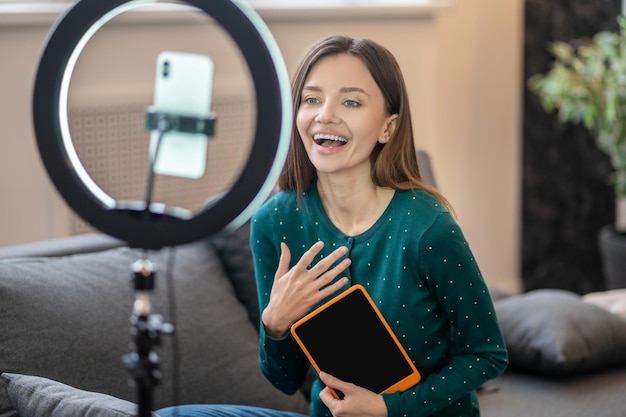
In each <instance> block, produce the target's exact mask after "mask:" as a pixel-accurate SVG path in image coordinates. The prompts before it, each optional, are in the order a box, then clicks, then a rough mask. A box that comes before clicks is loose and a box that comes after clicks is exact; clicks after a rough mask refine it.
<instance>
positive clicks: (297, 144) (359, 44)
mask: <svg viewBox="0 0 626 417" xmlns="http://www.w3.org/2000/svg"><path fill="white" fill-rule="evenodd" d="M344 53H345V54H350V55H353V56H356V57H358V58H360V59H361V60H362V61H363V63H364V64H365V65H366V66H367V68H368V70H369V72H370V74H371V75H372V77H373V78H374V81H375V82H376V84H377V85H378V88H380V90H381V92H382V94H383V98H384V100H385V105H386V110H387V113H388V114H389V115H392V114H398V118H397V120H396V128H395V130H394V132H393V135H392V137H391V138H390V139H389V141H388V142H387V143H385V144H382V143H378V144H377V145H376V147H375V148H374V150H373V151H372V155H371V156H370V159H371V166H372V168H371V172H370V175H371V177H372V181H373V182H374V184H376V185H377V186H380V187H387V188H392V189H394V190H409V189H413V188H417V189H423V190H426V191H428V192H430V193H431V194H433V195H434V196H435V197H436V198H437V199H438V200H439V201H441V203H442V204H443V205H444V206H446V208H448V210H450V211H451V212H452V207H451V205H450V203H449V202H448V201H447V200H446V199H445V198H444V197H443V196H442V195H441V194H440V193H439V192H438V191H437V190H436V189H434V187H431V186H430V185H428V184H427V183H425V182H424V181H423V180H422V177H421V175H420V172H419V167H418V164H417V157H416V155H415V142H414V139H413V125H412V123H411V112H410V108H409V98H408V95H407V92H406V86H405V84H404V78H403V76H402V72H401V71H400V66H399V65H398V63H397V61H396V59H395V57H394V56H393V55H392V54H391V52H389V51H388V50H387V49H386V48H384V47H383V46H380V45H378V44H377V43H375V42H373V41H371V40H369V39H354V38H351V37H347V36H338V35H333V36H329V37H327V38H324V39H322V40H320V41H318V42H317V43H316V44H314V45H313V46H312V47H311V48H310V49H309V51H308V52H307V53H306V54H305V56H304V58H303V59H302V61H301V62H300V65H299V66H298V69H297V70H296V73H295V75H294V77H293V79H292V81H291V91H292V100H293V111H294V120H295V115H297V114H298V111H299V109H300V101H301V98H300V95H301V93H302V89H303V88H304V83H305V81H306V78H307V76H308V75H309V72H310V70H311V68H312V67H313V66H314V65H315V64H316V63H317V62H318V61H319V60H320V59H322V58H324V57H326V56H329V55H337V54H344ZM294 124H295V122H294ZM315 177H316V172H315V167H314V166H313V164H312V163H311V161H310V160H309V157H308V155H307V153H306V149H305V148H304V145H303V143H302V138H301V137H300V133H299V132H298V129H296V128H295V125H294V127H293V129H292V134H291V144H290V147H289V152H288V154H287V160H286V162H285V165H284V167H283V171H282V173H281V175H280V177H279V179H278V186H279V187H280V189H282V190H295V191H296V192H297V193H298V198H299V199H300V196H301V195H302V193H303V192H304V191H306V189H307V188H308V186H309V184H310V182H311V181H312V180H313V179H314V178H315Z"/></svg>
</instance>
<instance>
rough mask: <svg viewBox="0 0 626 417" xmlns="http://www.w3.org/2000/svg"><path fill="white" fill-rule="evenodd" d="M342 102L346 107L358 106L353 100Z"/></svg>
mask: <svg viewBox="0 0 626 417" xmlns="http://www.w3.org/2000/svg"><path fill="white" fill-rule="evenodd" d="M343 104H345V105H346V106H347V107H358V106H359V102H357V101H354V100H346V101H344V102H343Z"/></svg>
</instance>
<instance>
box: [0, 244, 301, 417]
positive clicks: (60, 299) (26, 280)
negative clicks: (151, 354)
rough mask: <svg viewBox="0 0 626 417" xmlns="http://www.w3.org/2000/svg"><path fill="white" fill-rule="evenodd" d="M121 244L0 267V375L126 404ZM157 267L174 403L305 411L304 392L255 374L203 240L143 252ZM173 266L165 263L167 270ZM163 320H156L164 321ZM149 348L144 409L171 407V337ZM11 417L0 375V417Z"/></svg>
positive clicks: (132, 255)
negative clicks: (149, 388)
mask: <svg viewBox="0 0 626 417" xmlns="http://www.w3.org/2000/svg"><path fill="white" fill-rule="evenodd" d="M140 255H141V253H140V252H139V251H137V250H132V249H129V248H118V249H111V250H107V251H104V252H100V253H94V254H81V255H74V256H66V257H59V258H45V259H44V258H37V259H19V260H14V261H10V260H5V261H0V300H2V301H1V302H0V329H2V337H1V338H0V373H1V372H9V373H17V374H25V375H34V376H41V377H45V378H49V379H52V380H55V381H59V382H61V383H64V384H67V385H70V386H72V387H75V388H78V389H81V390H88V391H96V392H100V393H104V394H108V395H112V396H114V397H117V398H120V399H124V400H128V401H134V399H135V398H136V393H135V390H134V389H133V388H132V387H130V386H129V383H128V380H129V379H130V374H129V373H128V371H127V370H126V368H125V367H124V365H123V363H122V356H123V355H124V354H126V353H128V352H129V351H130V350H131V349H130V348H129V342H130V340H131V337H130V334H129V328H130V323H129V317H130V314H131V310H132V304H133V300H134V293H133V289H132V285H131V281H130V276H131V272H130V266H131V264H132V263H133V262H134V261H136V260H137V259H139V257H140ZM150 259H151V260H152V261H153V262H154V263H155V265H156V266H157V268H159V270H158V272H157V274H156V278H157V281H156V289H155V291H154V294H153V296H152V302H153V309H154V312H155V313H159V314H163V315H166V314H167V311H168V302H167V301H168V295H171V294H169V293H168V291H166V287H167V286H166V285H165V283H166V282H168V277H169V276H170V272H171V271H170V269H172V268H173V276H174V280H173V283H174V285H175V291H174V294H175V296H176V298H175V301H176V306H177V308H176V312H177V322H176V337H177V339H176V340H178V344H179V345H180V350H181V352H182V353H181V355H180V358H179V361H178V362H179V363H180V378H179V379H178V380H179V384H180V387H181V390H180V394H179V396H178V399H179V402H180V403H198V402H201V403H236V404H250V405H260V406H265V407H269V408H277V409H288V410H294V411H299V412H302V413H305V414H306V413H307V412H308V405H307V403H306V400H305V398H304V395H300V394H298V395H294V396H287V395H284V394H282V393H280V392H279V391H277V390H276V389H275V388H274V387H272V386H271V384H270V383H269V382H267V380H266V379H265V378H264V377H263V375H262V374H261V372H260V370H259V366H258V333H257V330H256V328H255V327H254V326H253V325H252V324H251V323H250V321H249V319H248V314H247V310H246V309H245V308H244V307H243V306H242V305H241V304H240V303H239V301H238V300H237V297H236V295H235V292H234V290H233V287H232V285H231V283H230V281H229V280H228V278H227V277H226V274H225V272H224V269H223V268H222V265H221V263H220V261H219V260H218V258H217V256H216V255H215V252H214V251H213V250H212V249H211V247H210V245H209V244H208V243H207V242H206V240H203V241H198V242H195V243H192V244H188V245H184V246H181V247H178V248H175V249H165V250H163V251H159V252H150ZM172 265H173V266H172ZM167 320H169V319H168V317H166V321H167ZM162 342H163V343H162V346H160V347H156V348H155V352H156V353H158V354H159V356H160V359H161V364H160V369H161V371H162V373H163V379H162V381H161V384H160V385H159V386H157V387H156V388H155V396H154V398H155V404H154V407H155V409H156V408H161V407H165V406H169V405H174V402H175V399H176V396H175V395H174V394H173V392H172V386H173V384H174V378H173V376H174V373H173V364H174V362H176V361H175V360H174V359H175V356H174V355H173V353H172V344H173V342H174V339H173V338H172V337H171V336H163V341H162ZM8 416H15V411H14V409H13V407H12V406H11V403H10V401H9V398H8V396H7V391H6V382H5V381H4V380H3V379H2V378H0V417H8Z"/></svg>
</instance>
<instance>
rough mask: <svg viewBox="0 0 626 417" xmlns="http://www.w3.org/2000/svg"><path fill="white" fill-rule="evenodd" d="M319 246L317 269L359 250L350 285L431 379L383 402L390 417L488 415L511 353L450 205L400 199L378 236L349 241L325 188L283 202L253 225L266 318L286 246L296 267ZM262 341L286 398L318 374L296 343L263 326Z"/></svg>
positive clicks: (374, 230)
mask: <svg viewBox="0 0 626 417" xmlns="http://www.w3.org/2000/svg"><path fill="white" fill-rule="evenodd" d="M319 240H321V241H323V242H324V244H325V246H324V249H323V251H322V253H321V254H320V255H318V259H316V261H317V260H319V257H320V256H327V255H328V254H329V253H330V252H331V251H333V250H334V249H336V248H337V247H339V246H341V245H345V246H347V247H348V248H349V251H348V255H347V256H348V257H350V259H351V260H352V264H351V266H350V268H349V271H347V272H345V273H344V274H340V277H342V276H347V277H348V278H349V279H350V283H351V284H357V283H358V284H362V285H363V286H365V288H366V289H367V290H368V292H369V293H370V295H371V296H372V298H373V300H374V302H375V303H377V305H378V307H379V309H380V311H381V313H382V314H383V316H384V317H385V318H386V320H387V322H388V323H389V325H390V326H391V327H392V329H393V331H394V332H395V333H396V335H397V336H398V338H399V340H400V341H401V343H402V344H403V346H404V347H405V349H406V350H407V352H408V354H409V356H410V357H411V359H412V360H413V362H414V363H415V366H416V367H417V369H418V370H419V371H420V373H421V374H422V380H421V381H420V383H418V384H417V385H416V386H414V387H413V388H412V389H410V390H408V391H404V392H397V393H394V394H384V395H383V398H384V400H385V403H386V405H387V409H388V414H389V417H396V416H413V417H417V416H455V417H458V416H478V415H480V413H479V409H478V401H477V398H476V393H475V389H476V388H477V387H478V386H480V385H481V384H482V383H484V382H485V381H487V380H489V379H493V378H495V377H496V376H498V375H499V374H500V373H501V372H503V371H504V369H505V368H506V365H507V352H506V347H505V344H504V340H503V338H502V334H501V333H500V329H499V326H498V323H497V319H496V315H495V312H494V308H493V303H492V301H491V298H490V296H489V292H488V289H487V286H486V285H485V282H484V280H483V277H482V275H481V273H480V270H479V268H478V265H477V264H476V261H475V259H474V257H473V255H472V252H471V250H470V247H469V245H468V243H467V241H466V240H465V238H464V236H463V233H462V231H461V229H460V228H459V226H458V224H457V223H456V222H455V220H454V219H453V217H452V216H451V215H450V213H449V212H448V211H447V210H446V209H445V207H443V206H442V204H441V203H440V202H439V201H438V200H437V199H435V198H434V197H433V196H432V195H431V194H430V193H428V192H426V191H423V190H409V191H396V192H395V195H394V197H393V198H392V200H391V203H390V204H389V206H388V207H387V209H386V210H385V212H384V213H383V215H382V216H381V217H380V218H379V219H378V220H377V222H376V223H375V224H374V225H373V226H372V227H371V228H370V229H369V230H367V231H366V232H364V233H362V234H360V235H357V236H346V235H345V234H344V233H342V232H341V231H340V230H339V229H337V228H336V227H335V226H334V225H333V224H332V222H331V221H330V219H329V218H328V216H327V215H326V213H325V211H324V209H323V207H322V203H321V201H320V198H319V194H318V191H317V184H316V182H313V183H312V184H311V186H310V187H309V189H308V190H307V192H306V193H304V194H303V195H302V203H301V205H300V206H299V205H298V202H297V196H296V194H295V193H294V192H281V193H279V194H277V195H275V196H274V197H273V198H272V199H270V200H269V201H268V202H267V203H266V204H265V205H264V206H263V207H262V208H261V209H259V211H258V212H257V213H256V214H255V215H254V217H253V219H252V224H251V236H250V243H251V247H252V251H253V254H254V262H255V270H256V279H257V287H258V294H259V305H260V309H261V311H263V309H265V307H266V306H267V304H268V302H269V294H270V292H271V287H272V284H273V280H274V274H275V271H276V269H277V266H278V259H279V256H280V242H285V243H286V244H287V245H288V246H289V249H290V250H291V254H292V259H291V263H292V265H293V264H295V263H296V262H297V261H298V260H299V259H300V257H301V256H302V254H303V253H304V252H305V251H306V250H307V249H309V248H310V247H311V245H312V244H314V243H315V242H316V241H319ZM316 261H315V262H316ZM260 333H261V340H260V365H261V369H262V371H263V373H264V374H265V376H266V377H267V378H268V380H269V381H271V382H272V384H274V386H275V387H277V388H278V389H280V390H281V391H283V392H286V393H293V392H295V391H296V390H297V389H298V388H299V387H300V386H301V385H302V383H303V381H304V379H305V376H306V373H307V370H308V368H309V365H308V362H307V360H306V358H305V357H304V355H303V354H302V352H301V351H300V350H299V348H298V346H297V345H296V343H295V341H294V340H293V338H292V337H291V335H288V336H286V337H285V338H283V339H273V338H271V337H269V336H267V335H266V334H265V332H264V329H263V326H261V329H260ZM341 354H344V355H345V354H349V352H341ZM322 388H323V384H322V382H321V381H320V380H319V379H316V381H315V382H314V384H313V389H312V395H311V397H312V398H311V413H312V414H311V415H312V416H316V417H317V416H330V413H329V411H328V409H327V408H326V407H325V406H324V404H323V403H322V402H321V400H320V399H319V398H318V395H319V392H320V391H321V389H322Z"/></svg>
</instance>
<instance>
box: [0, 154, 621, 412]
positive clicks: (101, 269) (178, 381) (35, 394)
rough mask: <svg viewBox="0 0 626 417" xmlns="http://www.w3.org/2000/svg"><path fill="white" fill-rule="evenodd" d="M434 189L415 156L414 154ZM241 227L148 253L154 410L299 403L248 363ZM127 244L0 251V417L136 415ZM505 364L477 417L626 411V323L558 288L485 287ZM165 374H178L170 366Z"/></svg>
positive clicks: (248, 264) (253, 353)
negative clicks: (155, 361)
mask: <svg viewBox="0 0 626 417" xmlns="http://www.w3.org/2000/svg"><path fill="white" fill-rule="evenodd" d="M418 158H419V159H420V166H421V168H422V170H423V172H422V174H423V176H424V177H425V178H426V179H427V180H428V181H429V182H430V183H432V184H433V185H434V183H435V182H434V177H433V176H432V171H431V170H430V164H429V160H428V157H427V155H426V154H425V153H423V152H420V153H418ZM248 238H249V225H248V224H246V225H244V226H242V227H241V228H240V229H238V230H236V231H232V232H223V233H220V234H218V235H215V236H211V237H209V238H206V239H203V240H201V241H198V242H194V243H191V244H188V245H183V246H180V247H177V248H165V249H163V250H161V251H153V252H150V259H151V260H152V261H153V262H154V263H155V264H156V266H157V268H158V269H159V270H158V272H157V275H156V277H157V287H156V289H155V291H154V294H153V309H154V311H155V312H156V313H159V314H162V315H164V316H165V320H166V321H174V324H175V327H176V334H175V336H168V335H163V337H162V344H161V346H159V347H157V348H156V349H155V351H156V352H157V353H158V354H159V356H160V361H161V363H160V370H161V372H162V381H161V384H160V385H158V386H157V387H156V388H155V389H154V397H155V398H154V408H155V409H156V408H160V407H164V406H169V405H173V404H178V403H196V402H202V403H237V404H250V405H258V406H265V407H271V408H279V409H285V410H294V411H299V412H301V413H304V414H306V413H307V411H308V402H307V395H308V390H307V387H306V386H305V387H304V388H303V389H302V390H301V391H300V392H298V393H296V394H295V395H292V396H287V395H284V394H282V393H280V392H278V391H277V390H275V389H274V388H273V387H272V386H271V385H270V384H269V383H268V382H267V381H266V380H265V379H264V377H263V376H262V374H261V372H260V370H259V367H258V363H257V349H258V329H257V327H258V323H259V311H258V301H257V295H256V288H255V284H254V271H253V265H252V256H251V253H250V248H249V245H248ZM139 257H140V252H139V251H137V250H133V249H129V248H127V247H125V246H124V245H123V243H122V242H120V241H117V240H115V239H113V238H110V237H107V236H104V235H100V234H88V235H82V236H74V237H69V238H62V239H55V240H49V241H44V242H38V243H32V244H26V245H19V246H13V247H5V248H0V332H1V336H0V373H2V375H3V377H2V378H0V417H13V416H18V415H19V416H20V417H30V416H33V417H48V416H52V417H69V416H81V417H85V416H87V417H96V416H107V417H113V416H130V415H136V412H137V406H136V405H135V404H133V402H136V398H137V397H136V395H137V392H136V390H135V388H133V387H132V386H131V385H130V384H129V380H130V379H131V375H130V373H129V372H128V371H127V369H126V368H125V367H124V365H123V362H122V357H123V355H125V354H127V353H129V352H130V351H131V350H132V349H131V347H130V346H129V344H130V342H131V336H130V331H129V330H130V321H129V318H130V315H131V311H132V304H133V300H134V293H133V288H132V285H131V280H130V278H131V264H132V263H133V262H134V261H136V260H137V259H139ZM492 296H493V298H494V300H495V307H496V312H497V314H498V319H499V323H500V326H501V328H502V330H503V333H504V336H505V340H506V343H507V347H508V350H509V359H510V366H509V369H508V370H507V371H506V372H505V373H504V374H503V375H502V376H500V377H499V378H497V379H496V380H494V381H490V382H489V383H487V384H485V385H484V386H483V387H481V389H480V390H479V397H480V402H481V407H482V409H483V416H484V417H560V416H563V417H565V416H567V417H572V416H581V417H582V416H585V417H587V416H595V417H626V318H623V317H620V316H618V315H615V314H612V313H610V312H609V311H607V310H606V309H603V308H600V307H598V306H596V305H592V304H590V303H587V302H584V300H583V299H582V298H581V297H580V296H578V295H576V294H571V293H567V292H565V291H559V290H550V289H546V290H536V291H532V292H528V293H525V294H517V295H509V294H503V293H502V292H500V291H498V290H497V289H492ZM176 370H179V371H178V372H176Z"/></svg>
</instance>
